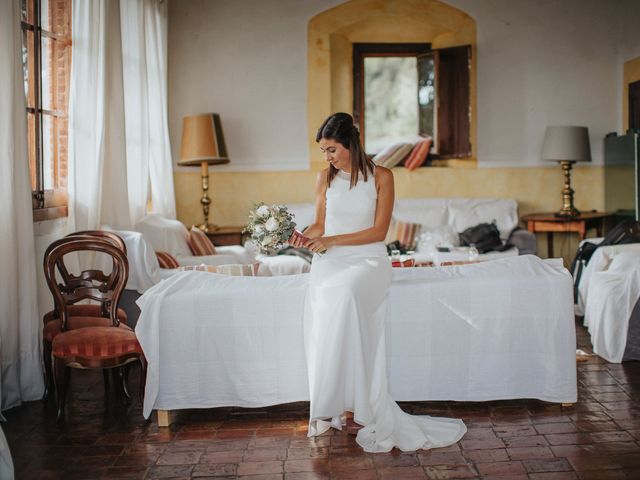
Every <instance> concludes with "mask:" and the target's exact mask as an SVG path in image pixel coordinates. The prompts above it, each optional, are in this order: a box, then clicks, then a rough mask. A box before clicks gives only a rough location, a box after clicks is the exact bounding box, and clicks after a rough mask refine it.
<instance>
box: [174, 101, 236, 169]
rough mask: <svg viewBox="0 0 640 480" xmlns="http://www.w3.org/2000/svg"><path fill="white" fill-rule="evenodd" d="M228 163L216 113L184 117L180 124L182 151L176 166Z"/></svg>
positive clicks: (218, 116)
mask: <svg viewBox="0 0 640 480" xmlns="http://www.w3.org/2000/svg"><path fill="white" fill-rule="evenodd" d="M202 162H207V164H221V163H229V157H228V156H227V147H226V145H225V143H224V135H223V134H222V123H221V122H220V115H218V114H217V113H205V114H202V115H191V116H188V117H184V120H183V122H182V150H181V153H180V161H179V162H178V165H185V166H196V165H200V164H201V163H202Z"/></svg>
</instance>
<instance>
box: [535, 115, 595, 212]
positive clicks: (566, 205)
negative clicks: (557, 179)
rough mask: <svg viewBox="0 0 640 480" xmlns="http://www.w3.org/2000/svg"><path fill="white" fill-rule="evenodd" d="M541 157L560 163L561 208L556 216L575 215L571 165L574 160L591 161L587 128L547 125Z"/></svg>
mask: <svg viewBox="0 0 640 480" xmlns="http://www.w3.org/2000/svg"><path fill="white" fill-rule="evenodd" d="M542 158H543V159H544V160H548V161H550V162H558V163H560V166H561V167H562V171H563V173H564V188H563V189H562V208H561V209H560V211H559V212H556V216H558V217H577V216H578V215H580V212H579V211H578V209H577V208H576V207H574V205H573V194H574V190H573V189H572V188H571V167H572V165H573V164H574V163H575V162H590V161H591V146H590V144H589V129H588V128H587V127H574V126H558V127H547V131H546V132H545V134H544V144H543V147H542Z"/></svg>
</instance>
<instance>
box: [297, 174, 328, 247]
mask: <svg viewBox="0 0 640 480" xmlns="http://www.w3.org/2000/svg"><path fill="white" fill-rule="evenodd" d="M327 172H328V169H326V170H323V171H321V172H320V173H318V176H317V177H316V219H315V222H313V223H312V224H311V225H309V226H308V227H307V228H305V230H304V232H302V233H303V234H304V236H305V237H307V238H318V237H322V235H324V218H325V212H326V210H325V208H326V206H325V193H326V191H327ZM289 244H290V245H291V246H293V247H298V248H300V247H305V246H306V245H305V242H304V241H302V240H301V239H300V238H297V237H291V238H290V239H289Z"/></svg>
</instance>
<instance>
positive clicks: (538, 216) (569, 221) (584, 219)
mask: <svg viewBox="0 0 640 480" xmlns="http://www.w3.org/2000/svg"><path fill="white" fill-rule="evenodd" d="M522 220H523V221H524V222H527V230H529V231H530V232H532V233H546V234H547V256H548V257H549V258H553V234H554V233H556V232H574V233H577V234H578V236H579V237H580V240H584V239H585V237H586V236H587V230H588V229H590V228H595V229H596V235H597V236H599V237H601V236H602V235H603V234H604V232H605V231H606V230H607V229H608V228H610V226H611V224H612V222H613V220H614V215H613V214H611V213H605V212H584V213H581V214H580V215H578V216H577V217H556V216H555V214H554V213H534V214H531V215H525V216H523V217H522Z"/></svg>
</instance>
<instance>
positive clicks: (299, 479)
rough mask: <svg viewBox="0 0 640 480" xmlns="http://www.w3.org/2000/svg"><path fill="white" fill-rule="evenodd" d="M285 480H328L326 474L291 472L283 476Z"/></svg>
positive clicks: (328, 476)
mask: <svg viewBox="0 0 640 480" xmlns="http://www.w3.org/2000/svg"><path fill="white" fill-rule="evenodd" d="M284 478H285V480H330V478H331V476H330V475H329V474H328V473H317V472H291V473H285V474H284Z"/></svg>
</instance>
